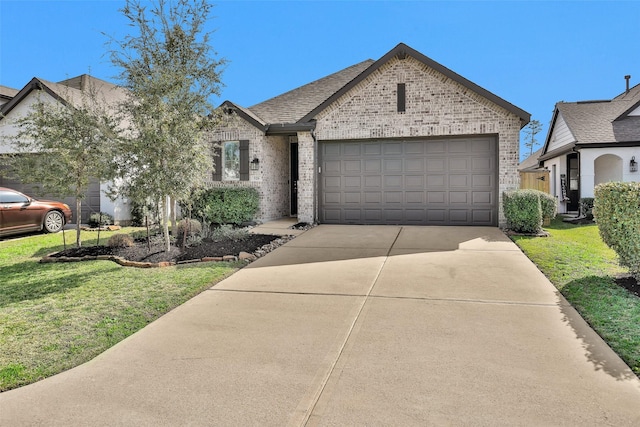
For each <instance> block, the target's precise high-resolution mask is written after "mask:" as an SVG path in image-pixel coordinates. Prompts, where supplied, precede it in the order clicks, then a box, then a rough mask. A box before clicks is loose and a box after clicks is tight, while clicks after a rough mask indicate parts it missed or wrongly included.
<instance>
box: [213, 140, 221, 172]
mask: <svg viewBox="0 0 640 427" xmlns="http://www.w3.org/2000/svg"><path fill="white" fill-rule="evenodd" d="M212 163H213V174H212V176H211V178H212V179H213V180H214V181H222V147H221V146H220V144H216V145H214V147H213V162H212Z"/></svg>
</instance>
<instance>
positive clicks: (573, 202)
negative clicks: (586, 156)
mask: <svg viewBox="0 0 640 427" xmlns="http://www.w3.org/2000/svg"><path fill="white" fill-rule="evenodd" d="M567 171H569V194H568V196H569V202H568V203H567V210H568V211H577V210H578V209H579V202H580V160H579V159H578V153H571V154H569V155H567Z"/></svg>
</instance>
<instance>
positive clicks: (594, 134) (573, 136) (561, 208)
mask: <svg viewBox="0 0 640 427" xmlns="http://www.w3.org/2000/svg"><path fill="white" fill-rule="evenodd" d="M625 78H626V79H627V87H626V90H625V91H624V92H623V93H621V94H620V95H618V96H616V97H615V98H613V99H607V100H602V101H578V102H558V103H557V104H556V107H555V110H554V112H553V118H552V121H551V126H550V128H549V132H548V134H547V138H546V140H545V144H544V146H543V148H542V153H541V155H540V157H539V159H538V161H539V165H540V166H541V167H544V168H545V169H547V170H549V171H550V181H551V194H552V195H554V196H556V197H557V198H558V212H559V213H568V212H577V211H578V208H579V206H578V204H579V201H580V198H587V197H593V194H594V192H593V190H594V188H595V186H596V185H598V184H600V183H603V182H609V181H637V180H638V179H640V174H639V173H638V166H637V165H638V161H640V85H637V86H635V87H633V88H629V78H630V76H626V77H625Z"/></svg>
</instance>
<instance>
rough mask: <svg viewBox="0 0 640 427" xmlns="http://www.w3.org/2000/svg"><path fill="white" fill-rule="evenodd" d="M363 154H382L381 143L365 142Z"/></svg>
mask: <svg viewBox="0 0 640 427" xmlns="http://www.w3.org/2000/svg"><path fill="white" fill-rule="evenodd" d="M364 154H365V156H380V155H381V154H382V144H381V143H373V144H372V143H365V144H364Z"/></svg>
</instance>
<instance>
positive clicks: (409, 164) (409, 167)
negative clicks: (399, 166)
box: [405, 159, 424, 173]
mask: <svg viewBox="0 0 640 427" xmlns="http://www.w3.org/2000/svg"><path fill="white" fill-rule="evenodd" d="M405 172H408V173H417V172H420V173H424V160H423V159H407V160H405Z"/></svg>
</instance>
